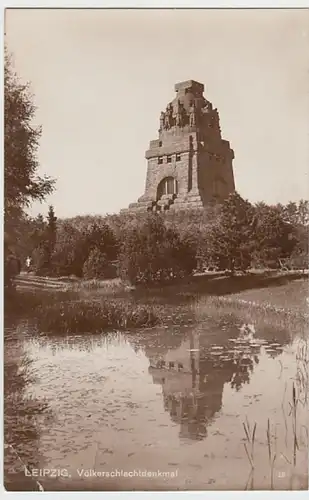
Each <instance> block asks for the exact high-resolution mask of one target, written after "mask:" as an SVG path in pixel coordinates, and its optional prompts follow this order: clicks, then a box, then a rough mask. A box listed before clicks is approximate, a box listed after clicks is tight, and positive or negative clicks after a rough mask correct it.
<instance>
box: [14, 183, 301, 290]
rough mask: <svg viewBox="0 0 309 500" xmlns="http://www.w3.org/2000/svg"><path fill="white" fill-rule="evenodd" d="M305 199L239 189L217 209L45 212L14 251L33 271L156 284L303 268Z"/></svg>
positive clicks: (29, 226) (29, 225)
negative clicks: (278, 199)
mask: <svg viewBox="0 0 309 500" xmlns="http://www.w3.org/2000/svg"><path fill="white" fill-rule="evenodd" d="M308 223H309V202H308V201H304V200H301V201H300V202H298V203H294V202H290V203H288V204H287V205H280V204H278V205H267V204H265V203H257V204H252V203H250V202H249V201H248V200H244V199H243V198H242V197H241V196H240V195H239V194H238V193H233V194H231V195H230V196H229V197H228V198H227V199H226V200H225V201H224V202H223V203H222V204H221V205H220V206H214V207H209V208H208V209H207V207H206V208H205V210H198V211H186V212H184V213H179V212H165V213H164V214H160V213H156V214H152V213H145V214H140V213H138V214H118V215H110V216H105V217H100V216H84V217H82V216H79V217H76V218H72V219H66V220H57V218H56V216H55V212H54V209H53V207H50V209H49V212H48V216H47V218H46V219H44V218H43V217H42V216H41V215H39V216H38V217H36V218H34V219H30V218H28V220H27V221H25V224H26V225H27V230H26V231H24V232H23V234H24V235H26V237H24V238H22V239H20V249H19V253H20V254H22V255H23V256H24V257H25V256H26V255H31V256H32V259H33V263H34V270H35V272H36V273H38V274H44V275H51V276H69V275H74V276H77V277H80V278H81V277H84V278H87V279H92V278H108V277H111V276H112V275H113V273H114V274H115V273H117V274H118V275H119V276H120V277H122V278H123V279H124V280H127V281H130V282H131V283H139V282H143V283H150V282H156V281H158V282H163V281H169V280H171V279H175V278H179V277H184V276H187V275H190V274H192V273H193V272H195V271H205V270H220V271H222V270H225V271H229V272H230V273H231V274H234V273H235V272H236V271H242V272H245V271H247V270H248V269H250V268H255V269H257V268H258V269H265V268H273V269H279V268H284V269H307V267H308Z"/></svg>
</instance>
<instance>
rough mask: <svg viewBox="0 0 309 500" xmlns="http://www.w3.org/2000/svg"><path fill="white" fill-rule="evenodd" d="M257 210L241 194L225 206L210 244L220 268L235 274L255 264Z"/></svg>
mask: <svg viewBox="0 0 309 500" xmlns="http://www.w3.org/2000/svg"><path fill="white" fill-rule="evenodd" d="M252 221H253V207H252V205H251V203H249V201H247V200H244V199H243V198H242V197H241V196H240V195H239V194H238V193H232V194H231V195H230V196H229V197H228V198H227V199H226V200H225V201H224V202H223V204H222V206H221V213H220V214H219V216H218V220H217V222H216V223H214V224H213V225H212V226H211V227H210V231H209V235H208V239H209V241H208V243H209V247H210V248H211V253H212V254H213V260H214V261H215V263H216V264H217V265H218V267H219V268H220V269H228V270H229V271H231V272H232V274H233V273H234V271H235V270H236V269H239V270H242V271H245V270H246V269H248V267H249V266H250V264H251V252H252V238H251V235H252Z"/></svg>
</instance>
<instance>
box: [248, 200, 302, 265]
mask: <svg viewBox="0 0 309 500" xmlns="http://www.w3.org/2000/svg"><path fill="white" fill-rule="evenodd" d="M293 213H294V209H293ZM253 230H254V231H253V242H254V248H253V259H254V261H255V263H256V265H258V266H260V267H269V266H270V267H279V266H280V260H281V259H285V258H288V257H290V255H291V253H292V252H293V249H294V247H295V244H296V239H295V235H294V226H293V224H292V223H291V222H289V221H288V220H287V219H286V217H285V216H284V211H283V210H282V207H281V206H279V205H277V206H272V205H266V204H265V203H258V204H256V206H255V215H254V221H253Z"/></svg>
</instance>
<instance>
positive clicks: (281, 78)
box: [6, 9, 309, 217]
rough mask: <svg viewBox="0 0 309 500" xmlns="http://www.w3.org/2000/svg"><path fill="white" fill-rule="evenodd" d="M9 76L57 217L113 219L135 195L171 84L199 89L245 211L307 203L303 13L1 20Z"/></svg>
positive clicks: (26, 13)
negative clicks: (23, 88) (14, 77)
mask: <svg viewBox="0 0 309 500" xmlns="http://www.w3.org/2000/svg"><path fill="white" fill-rule="evenodd" d="M6 35H7V37H6V39H7V44H8V48H9V50H10V51H11V52H13V56H14V59H15V68H16V70H17V72H18V73H19V75H20V77H21V78H22V80H24V81H30V82H31V85H32V90H33V92H34V94H35V103H36V105H37V106H38V110H37V115H36V121H37V122H38V123H39V124H41V125H42V127H43V135H42V139H41V146H40V151H39V160H40V164H41V169H42V172H43V173H47V174H48V175H51V176H53V177H55V178H56V179H57V189H56V192H55V194H53V195H52V196H51V197H49V198H48V199H47V201H46V203H44V204H42V205H39V204H35V205H34V206H33V207H32V213H33V214H37V213H38V212H42V213H44V214H45V213H46V212H47V207H48V205H49V204H53V205H54V206H55V210H56V214H57V215H58V216H59V217H69V216H74V215H77V214H105V213H114V212H117V211H119V210H120V209H121V208H125V207H127V206H128V205H129V203H131V202H134V201H136V200H137V198H138V197H139V196H141V195H142V194H143V192H144V185H145V177H146V168H147V162H146V160H145V156H144V155H145V151H146V149H148V146H149V141H150V140H153V139H156V138H157V130H158V127H159V116H160V112H161V110H164V109H165V107H166V105H167V104H168V102H170V101H171V100H172V99H173V98H174V96H175V94H174V84H175V83H177V82H179V81H183V80H189V79H193V80H197V81H199V82H201V83H203V84H204V85H205V92H204V95H205V97H206V98H207V99H208V100H210V101H211V102H212V103H213V105H214V107H217V108H218V111H219V114H220V124H221V130H222V135H223V138H224V139H226V140H228V141H230V143H231V147H232V148H233V149H234V152H235V160H234V175H235V183H236V189H237V191H238V192H239V193H240V194H241V195H242V196H243V197H245V198H248V199H249V200H250V201H252V202H255V201H259V200H264V201H266V202H267V203H276V202H282V203H285V202H288V201H289V200H298V199H300V198H308V197H309V185H308V182H309V181H308V168H309V119H308V117H309V85H308V83H309V72H308V70H309V10H298V11H297V10H254V9H251V10H177V11H176V10H104V9H102V10H67V9H63V10H51V9H48V10H47V9H42V10H39V9H27V10H17V9H15V10H8V11H7V12H6Z"/></svg>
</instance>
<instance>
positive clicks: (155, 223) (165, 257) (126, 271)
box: [119, 215, 196, 284]
mask: <svg viewBox="0 0 309 500" xmlns="http://www.w3.org/2000/svg"><path fill="white" fill-rule="evenodd" d="M195 266H196V260H195V250H194V248H192V247H191V246H190V242H189V240H186V239H184V240H182V239H181V238H180V236H179V234H178V233H177V232H176V231H175V230H174V229H173V228H167V227H166V226H165V224H164V219H163V218H162V217H160V216H159V215H155V216H152V215H150V216H148V217H147V218H146V219H145V220H144V221H143V222H141V224H140V225H138V226H134V225H132V226H131V227H129V228H128V229H127V230H126V232H125V234H124V235H123V239H122V245H121V250H120V257H119V273H120V276H121V277H122V279H124V280H128V281H129V282H130V283H132V284H135V283H153V282H162V281H168V280H171V279H174V278H178V277H182V276H185V275H187V274H190V273H192V271H193V269H194V268H195Z"/></svg>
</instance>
